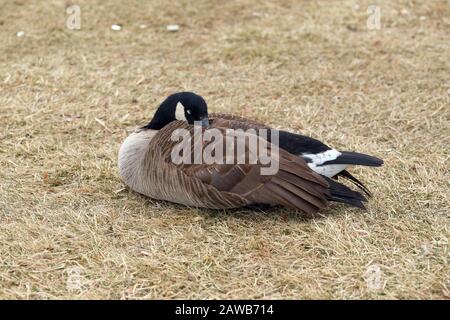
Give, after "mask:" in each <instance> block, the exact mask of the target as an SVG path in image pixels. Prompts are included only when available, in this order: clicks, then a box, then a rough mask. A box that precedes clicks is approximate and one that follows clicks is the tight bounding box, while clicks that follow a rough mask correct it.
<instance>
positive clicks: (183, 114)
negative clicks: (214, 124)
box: [143, 92, 209, 130]
mask: <svg viewBox="0 0 450 320" xmlns="http://www.w3.org/2000/svg"><path fill="white" fill-rule="evenodd" d="M175 120H180V121H187V122H188V123H189V124H195V123H196V122H201V124H202V126H203V127H208V125H209V121H208V106H207V104H206V102H205V100H204V99H203V98H202V97H201V96H199V95H198V94H195V93H193V92H178V93H174V94H172V95H170V96H168V97H167V98H166V99H165V100H164V101H163V102H162V103H161V105H160V106H159V108H158V110H156V112H155V115H154V116H153V119H152V120H151V121H150V122H149V124H148V125H146V126H144V127H143V128H145V129H152V130H160V129H161V128H163V127H164V126H166V125H168V124H169V123H170V122H172V121H175Z"/></svg>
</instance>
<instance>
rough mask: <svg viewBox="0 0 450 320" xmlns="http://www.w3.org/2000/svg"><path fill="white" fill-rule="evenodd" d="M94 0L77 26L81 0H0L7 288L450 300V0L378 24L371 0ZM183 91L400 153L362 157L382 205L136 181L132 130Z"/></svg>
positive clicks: (352, 145)
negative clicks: (123, 166)
mask: <svg viewBox="0 0 450 320" xmlns="http://www.w3.org/2000/svg"><path fill="white" fill-rule="evenodd" d="M77 3H78V4H79V5H80V6H81V10H82V29H81V30H79V31H71V30H69V29H67V28H66V27H65V18H66V15H65V6H66V1H58V0H53V1H47V2H45V4H44V2H42V1H37V0H36V1H24V0H15V1H7V0H1V1H0V7H1V11H0V40H1V48H0V108H1V109H0V110H1V117H0V142H1V148H0V166H1V169H0V217H1V223H0V298H30V299H36V298H51V299H53V298H125V299H128V298H130V299H135V298H289V299H291V298H357V299H359V298H375V299H378V298H389V299H390V298H394V299H401V298H421V299H428V298H437V299H446V298H447V299H448V298H449V296H450V293H449V290H450V282H449V281H450V280H449V264H448V259H449V253H448V238H449V206H450V203H449V191H448V189H449V153H450V149H449V145H450V141H449V137H450V111H449V109H450V84H449V74H450V60H449V56H450V34H449V30H450V8H449V3H448V1H445V0H443V1H440V0H436V1H425V0H421V1H419V0H413V1H396V2H395V3H392V2H391V1H387V0H386V1H381V0H380V1H377V3H378V4H379V5H380V7H381V23H382V25H381V30H379V31H370V30H368V29H367V27H366V19H367V14H366V9H367V7H368V5H369V4H371V2H369V1H321V2H316V1H294V0H292V1H288V0H283V1H279V2H277V4H265V3H264V2H263V1H257V0H254V1H217V2H213V1H206V0H204V1H196V2H195V5H194V4H191V2H190V1H177V2H172V3H170V4H168V3H167V2H166V1H162V0H155V1H130V4H127V5H125V4H122V3H123V1H118V0H114V1H108V2H106V4H104V3H103V1H99V0H97V1H87V0H83V1H81V0H80V1H77ZM356 4H358V5H359V8H358V7H355V5H356ZM420 17H422V18H420ZM423 17H425V18H423ZM113 23H120V24H122V25H123V30H122V31H119V32H114V31H112V30H111V29H110V25H111V24H113ZM144 23H145V24H146V25H147V27H146V28H145V29H140V28H139V25H140V24H144ZM171 23H178V24H179V25H180V27H181V29H180V32H178V33H169V32H167V31H166V30H165V25H167V24H171ZM19 30H23V31H25V36H23V37H16V32H17V31H19ZM180 90H194V91H196V92H198V93H200V94H202V95H203V96H204V97H205V98H206V99H207V101H208V102H209V106H210V110H211V111H226V112H231V113H238V114H242V115H245V116H248V117H253V118H256V119H259V120H262V121H264V122H267V123H270V124H272V125H274V126H277V127H283V128H288V129H290V130H296V131H299V132H303V133H306V134H311V135H313V136H315V137H318V138H320V139H323V140H324V141H326V142H328V143H329V144H331V145H333V146H335V147H338V148H342V149H350V150H358V151H361V152H367V153H370V154H374V155H377V156H380V157H382V158H384V159H385V161H386V165H385V166H384V167H383V168H381V169H355V170H354V171H355V172H356V173H357V174H358V176H360V177H362V178H363V180H364V181H365V182H366V183H367V185H368V186H369V187H370V188H371V189H372V191H374V194H375V198H374V199H373V200H372V201H371V203H370V205H369V208H368V211H366V212H365V211H360V210H356V209H351V208H348V207H344V206H339V205H333V206H331V207H330V208H329V210H326V211H325V212H324V215H325V216H326V217H324V218H317V219H313V220H305V219H302V218H300V217H298V216H296V215H295V214H293V213H288V212H286V211H283V210H276V211H274V212H266V213H263V212H251V211H238V212H232V213H230V212H214V211H207V210H196V209H186V208H183V207H181V206H176V205H172V204H169V203H161V202H157V201H152V200H150V199H146V198H144V197H142V196H140V195H138V194H135V193H133V192H131V191H129V190H127V189H124V185H123V183H122V182H121V181H120V179H119V176H118V172H117V161H116V156H117V151H118V147H119V145H120V143H121V141H122V140H123V139H124V138H125V136H126V135H127V130H130V129H133V128H134V127H135V126H137V125H138V124H142V123H143V122H145V121H147V120H149V119H150V118H151V116H152V113H153V111H154V109H155V107H156V106H157V104H158V103H159V102H160V101H161V100H162V99H163V98H164V97H165V96H167V95H168V94H169V93H172V92H174V91H180ZM373 266H378V267H379V268H380V271H381V274H380V280H381V284H382V285H381V287H378V288H374V287H373V286H368V285H367V283H366V279H367V277H366V278H365V275H366V276H367V274H366V271H367V270H368V269H371V268H373ZM74 268H75V269H76V270H75V269H74ZM76 272H78V276H77V273H76ZM74 283H75V284H76V283H79V284H81V286H80V287H76V286H75V287H74V286H73V284H74Z"/></svg>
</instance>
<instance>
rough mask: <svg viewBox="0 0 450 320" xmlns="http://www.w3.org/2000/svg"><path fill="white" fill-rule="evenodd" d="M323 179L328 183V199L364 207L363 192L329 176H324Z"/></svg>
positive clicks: (364, 198)
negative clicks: (354, 189)
mask: <svg viewBox="0 0 450 320" xmlns="http://www.w3.org/2000/svg"><path fill="white" fill-rule="evenodd" d="M325 179H326V180H327V182H328V184H329V185H330V197H329V200H330V201H336V202H341V203H346V204H350V205H352V206H355V207H358V208H361V209H365V208H366V207H365V206H364V203H363V202H366V201H367V198H366V197H365V196H364V195H363V194H361V193H360V192H358V191H353V190H352V189H350V188H349V187H347V186H345V185H343V184H341V183H339V182H336V181H334V180H332V179H330V178H327V177H325Z"/></svg>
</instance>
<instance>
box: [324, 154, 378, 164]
mask: <svg viewBox="0 0 450 320" xmlns="http://www.w3.org/2000/svg"><path fill="white" fill-rule="evenodd" d="M339 152H340V153H341V155H340V156H339V157H337V158H336V159H334V160H330V161H327V162H325V163H324V164H323V165H327V164H349V165H360V166H369V167H379V166H381V165H382V164H383V160H381V159H379V158H377V157H373V156H369V155H367V154H363V153H358V152H352V151H339Z"/></svg>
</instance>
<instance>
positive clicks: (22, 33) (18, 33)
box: [16, 31, 25, 38]
mask: <svg viewBox="0 0 450 320" xmlns="http://www.w3.org/2000/svg"><path fill="white" fill-rule="evenodd" d="M24 35H25V31H18V32H17V33H16V36H18V37H19V38H20V37H23V36H24Z"/></svg>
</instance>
